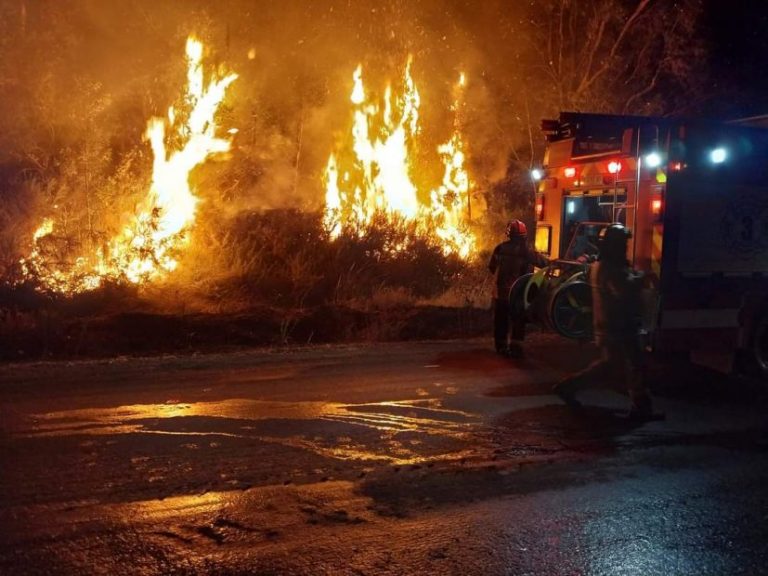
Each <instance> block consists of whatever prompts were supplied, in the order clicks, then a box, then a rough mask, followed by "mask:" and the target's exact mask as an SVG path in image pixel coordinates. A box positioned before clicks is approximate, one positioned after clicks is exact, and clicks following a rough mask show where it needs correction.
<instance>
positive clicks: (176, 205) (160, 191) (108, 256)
mask: <svg viewBox="0 0 768 576" xmlns="http://www.w3.org/2000/svg"><path fill="white" fill-rule="evenodd" d="M186 55H187V93H186V96H185V108H186V109H188V110H189V112H188V114H186V116H185V115H184V114H179V113H178V112H177V111H176V110H175V109H174V108H173V107H171V108H169V109H168V113H167V118H166V119H163V118H151V119H150V120H149V122H148V124H147V130H146V133H145V136H146V138H147V140H148V141H149V145H150V148H151V150H152V154H153V158H154V162H153V169H152V182H151V185H150V188H149V190H148V193H147V196H146V197H145V198H144V200H143V202H142V203H141V205H140V207H139V210H138V213H137V214H136V215H135V217H134V219H133V221H132V222H130V223H129V224H128V225H126V226H125V227H124V228H123V230H122V232H121V233H119V234H118V235H117V236H116V237H114V238H113V239H112V240H111V241H110V242H109V243H108V245H107V247H106V248H105V249H101V250H98V251H97V252H96V254H94V255H93V256H92V257H91V258H90V259H88V258H85V257H80V258H78V259H77V260H75V262H74V263H73V264H72V265H70V266H69V267H68V268H67V269H66V270H62V269H61V268H60V267H59V266H57V265H55V263H52V262H50V261H49V259H48V258H45V257H44V254H43V251H42V249H41V247H40V246H39V242H40V240H42V239H44V238H45V237H47V236H50V235H52V234H53V231H54V223H53V219H50V218H48V219H46V220H44V222H43V224H42V225H41V226H40V227H39V228H38V229H37V230H36V231H35V233H34V236H33V249H32V252H31V253H30V256H29V257H28V258H26V259H24V260H22V262H21V265H22V271H23V273H24V274H25V276H30V275H32V274H34V275H35V276H37V277H38V278H39V279H40V281H41V282H42V284H43V285H44V286H45V287H46V288H48V289H51V290H54V291H56V292H66V293H78V292H84V291H87V290H92V289H94V288H97V287H98V286H100V285H101V284H102V283H103V281H104V280H107V279H111V280H117V281H119V280H123V279H125V280H128V281H129V282H132V283H135V284H138V283H143V282H147V281H150V280H155V279H158V278H160V277H162V276H163V275H165V274H166V273H168V272H171V271H173V270H174V269H175V268H176V266H177V265H178V263H177V261H176V259H175V256H174V254H175V253H176V252H178V251H179V250H180V249H181V248H183V247H184V245H185V244H186V242H187V237H186V235H185V233H186V232H187V230H188V229H189V228H190V227H191V225H192V224H193V223H194V219H195V210H196V206H197V201H198V198H197V197H196V196H195V194H194V193H193V191H192V188H191V185H190V173H191V172H192V170H193V169H194V168H195V167H196V166H199V165H200V164H202V163H203V162H205V161H206V160H207V159H208V158H209V157H210V156H212V155H215V154H221V153H223V152H227V151H228V150H229V149H230V146H231V141H230V140H227V139H223V138H218V137H217V136H216V128H217V126H216V123H215V120H214V117H215V115H216V111H217V110H218V107H219V105H220V104H221V102H222V100H223V99H224V96H225V92H226V89H227V87H228V86H229V85H230V84H231V83H232V82H234V81H235V79H236V78H237V74H229V75H227V76H225V77H223V78H219V77H218V76H216V75H214V76H213V77H212V78H211V79H210V80H209V82H208V84H207V85H206V83H205V78H204V73H203V65H202V58H203V44H202V43H201V42H200V41H199V40H197V39H195V38H194V37H189V38H188V39H187V44H186ZM183 118H186V122H183V121H182V119H183ZM169 132H170V134H171V137H167V134H168V133H169ZM167 141H173V142H178V144H177V146H176V149H170V150H169V149H167V148H166V142H167Z"/></svg>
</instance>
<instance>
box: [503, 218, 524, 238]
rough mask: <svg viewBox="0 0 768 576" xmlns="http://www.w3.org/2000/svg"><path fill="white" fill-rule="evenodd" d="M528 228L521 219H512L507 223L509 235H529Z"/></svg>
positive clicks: (511, 236) (509, 236)
mask: <svg viewBox="0 0 768 576" xmlns="http://www.w3.org/2000/svg"><path fill="white" fill-rule="evenodd" d="M527 235H528V229H527V228H526V227H525V223H524V222H523V221H521V220H510V221H509V224H507V237H508V238H514V237H515V236H527Z"/></svg>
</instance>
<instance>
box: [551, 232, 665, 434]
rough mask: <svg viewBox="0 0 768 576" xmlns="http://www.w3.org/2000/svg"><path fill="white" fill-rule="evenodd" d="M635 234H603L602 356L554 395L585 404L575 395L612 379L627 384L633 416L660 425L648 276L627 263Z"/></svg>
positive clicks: (592, 276)
mask: <svg viewBox="0 0 768 576" xmlns="http://www.w3.org/2000/svg"><path fill="white" fill-rule="evenodd" d="M631 237H632V233H631V231H630V230H629V229H628V228H626V227H624V226H623V225H622V224H618V223H615V224H611V225H610V226H608V227H607V228H604V229H603V230H602V231H601V232H600V236H599V246H598V247H599V250H600V255H599V259H598V261H596V262H593V263H592V264H590V267H589V273H588V278H589V283H590V285H591V287H592V322H593V331H594V337H595V342H596V344H597V345H598V346H599V347H600V352H601V357H600V358H599V359H598V360H596V361H595V362H593V363H592V364H591V365H590V366H588V367H587V368H586V369H585V370H582V371H581V372H579V373H577V374H574V375H572V376H570V377H567V378H565V379H564V380H562V381H560V382H559V383H558V384H557V385H555V387H554V392H555V393H556V394H557V395H558V396H560V398H561V399H562V400H563V401H564V402H565V403H566V404H568V405H569V406H572V407H578V406H580V403H579V402H578V400H577V399H576V397H575V394H576V393H577V392H578V391H579V390H582V389H584V388H588V387H591V386H595V385H596V384H597V383H598V382H600V381H604V380H606V379H608V378H611V377H621V378H623V379H624V380H625V383H626V387H627V391H628V393H629V397H630V401H631V403H632V406H631V409H630V413H629V415H630V417H632V418H637V419H643V420H655V419H660V418H663V415H661V414H655V413H654V412H653V408H652V402H651V397H650V395H649V393H648V389H647V388H646V386H645V378H644V369H643V350H642V345H641V340H640V328H641V326H640V317H641V289H642V282H643V277H642V274H641V273H638V272H636V271H635V270H633V269H632V267H631V266H630V264H629V262H628V261H627V246H628V242H629V239H630V238H631Z"/></svg>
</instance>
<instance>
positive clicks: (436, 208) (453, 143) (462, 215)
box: [430, 73, 475, 258]
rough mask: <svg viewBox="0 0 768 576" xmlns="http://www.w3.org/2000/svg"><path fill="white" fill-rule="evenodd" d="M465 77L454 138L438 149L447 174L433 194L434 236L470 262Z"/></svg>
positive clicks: (457, 100) (457, 101)
mask: <svg viewBox="0 0 768 576" xmlns="http://www.w3.org/2000/svg"><path fill="white" fill-rule="evenodd" d="M466 82H467V79H466V76H465V75H464V73H461V74H460V76H459V81H458V83H457V85H456V87H455V89H454V91H455V93H456V96H455V98H454V102H453V106H452V109H453V112H454V121H453V127H454V129H453V134H452V135H451V139H450V140H449V141H448V142H446V143H445V144H441V145H440V146H438V147H437V151H438V152H439V153H440V157H441V158H442V160H443V164H444V166H445V171H444V172H443V182H442V184H441V185H440V187H439V188H437V189H436V190H433V191H432V193H431V194H430V200H431V209H432V217H433V219H434V221H435V234H436V235H437V236H438V238H440V239H441V240H442V241H443V251H444V252H446V253H450V252H456V253H458V255H459V256H460V257H461V258H468V257H469V256H470V255H471V254H472V252H473V250H474V247H475V237H474V236H473V235H472V234H470V233H468V231H467V229H466V228H467V227H466V226H465V224H464V223H465V222H469V221H470V220H471V217H472V214H471V211H470V210H471V204H470V196H469V194H470V185H471V181H470V179H469V173H468V172H467V169H466V166H465V165H464V161H465V159H466V155H465V152H464V140H463V139H462V136H461V114H460V110H461V101H462V96H463V90H464V87H465V86H466Z"/></svg>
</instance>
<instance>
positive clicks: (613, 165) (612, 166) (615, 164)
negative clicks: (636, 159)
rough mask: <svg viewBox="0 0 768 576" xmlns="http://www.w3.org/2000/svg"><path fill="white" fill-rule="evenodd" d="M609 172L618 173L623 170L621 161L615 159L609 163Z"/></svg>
mask: <svg viewBox="0 0 768 576" xmlns="http://www.w3.org/2000/svg"><path fill="white" fill-rule="evenodd" d="M608 172H610V173H611V174H618V173H619V172H621V162H619V161H617V160H613V161H612V162H609V163H608Z"/></svg>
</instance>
